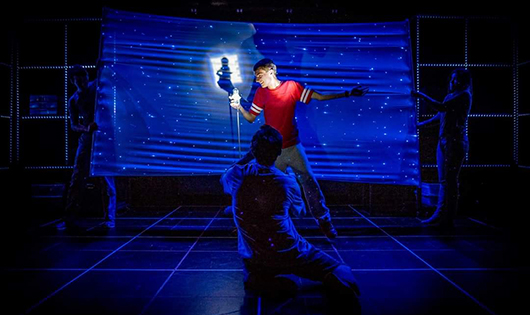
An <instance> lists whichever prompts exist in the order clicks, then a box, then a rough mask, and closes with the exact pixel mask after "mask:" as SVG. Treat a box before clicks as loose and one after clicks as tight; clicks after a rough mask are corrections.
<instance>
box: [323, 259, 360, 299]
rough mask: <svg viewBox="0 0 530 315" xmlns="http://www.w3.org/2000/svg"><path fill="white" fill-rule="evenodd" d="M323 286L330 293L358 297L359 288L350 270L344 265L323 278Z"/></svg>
mask: <svg viewBox="0 0 530 315" xmlns="http://www.w3.org/2000/svg"><path fill="white" fill-rule="evenodd" d="M324 285H325V286H326V287H327V288H328V290H330V291H331V292H332V293H336V294H340V295H344V294H347V295H349V294H355V295H360V294H361V293H360V291H359V287H358V286H357V282H356V280H355V277H354V276H353V272H352V271H351V268H350V267H348V266H346V265H340V266H338V267H337V268H335V269H334V270H333V271H332V272H330V273H328V274H327V275H326V277H325V278H324Z"/></svg>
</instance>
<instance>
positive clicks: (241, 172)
mask: <svg viewBox="0 0 530 315" xmlns="http://www.w3.org/2000/svg"><path fill="white" fill-rule="evenodd" d="M251 151H252V153H253V155H254V156H255V158H256V161H253V162H250V163H248V164H246V165H237V164H235V165H234V166H232V167H231V168H230V169H229V170H228V171H227V172H226V173H225V174H224V175H223V177H222V179H221V182H222V183H223V187H224V190H225V192H226V193H229V194H231V196H232V211H233V216H234V221H235V224H236V226H237V229H238V250H239V253H240V255H241V256H242V258H243V263H244V267H245V268H244V272H245V280H244V281H245V288H246V289H249V290H256V291H259V292H262V293H271V292H275V291H288V292H289V291H290V289H292V288H293V287H294V289H296V284H295V283H294V282H292V281H290V280H289V279H287V278H283V277H278V276H279V275H287V274H295V275H297V276H300V277H304V278H308V279H311V280H313V281H320V282H323V283H324V285H325V286H326V287H327V289H328V292H331V293H332V294H333V295H347V296H351V299H350V301H354V300H355V299H356V295H358V294H359V289H358V287H357V284H356V282H355V278H354V276H353V273H352V271H351V268H350V267H348V266H346V265H344V264H341V263H339V262H338V261H337V260H335V259H334V258H332V257H331V256H329V255H327V254H326V253H324V252H323V251H321V250H320V249H318V248H316V247H314V246H313V245H311V244H310V243H309V242H307V241H306V240H305V239H304V238H303V237H301V236H300V235H299V234H298V232H297V230H296V229H295V227H294V225H293V221H292V220H291V217H290V214H292V215H302V214H304V213H305V206H304V202H303V200H302V196H301V192H300V187H299V186H298V184H297V182H296V180H295V178H294V177H292V176H291V175H288V174H286V173H284V172H282V171H280V170H278V169H277V168H276V167H275V166H274V162H275V161H276V158H277V157H278V156H279V155H280V154H281V152H282V136H281V135H280V133H279V132H278V131H277V130H275V129H274V128H272V127H271V126H268V125H263V126H262V127H261V128H260V130H258V131H257V132H256V134H255V135H254V136H253V138H252V144H251ZM291 293H292V292H291Z"/></svg>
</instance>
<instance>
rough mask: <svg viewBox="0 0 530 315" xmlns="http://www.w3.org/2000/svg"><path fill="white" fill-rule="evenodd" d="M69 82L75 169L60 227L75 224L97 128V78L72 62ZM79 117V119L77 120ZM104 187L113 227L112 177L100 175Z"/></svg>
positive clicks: (107, 214) (108, 218)
mask: <svg viewBox="0 0 530 315" xmlns="http://www.w3.org/2000/svg"><path fill="white" fill-rule="evenodd" d="M69 78H70V82H71V83H72V84H74V85H75V86H76V87H77V91H76V92H75V93H74V94H73V95H72V96H71V97H70V99H69V100H68V109H69V113H70V125H71V128H72V130H73V131H76V132H80V133H81V135H80V136H79V140H78V147H77V152H76V155H75V162H74V170H73V173H72V178H71V180H70V186H69V187H68V193H67V197H66V208H65V217H64V221H63V222H60V223H59V224H58V225H57V228H58V229H59V230H62V229H65V228H70V227H75V226H76V224H75V220H76V217H77V212H78V211H79V208H80V205H79V202H80V200H81V195H82V194H83V192H84V188H85V185H86V181H87V178H88V176H89V171H90V153H91V150H92V141H93V133H94V132H95V131H96V130H97V129H98V125H97V124H96V122H95V121H94V114H95V106H96V90H97V83H96V81H89V79H88V72H87V71H86V70H85V69H84V68H83V67H81V66H79V65H75V66H73V67H72V68H71V69H70V71H69ZM80 116H81V117H82V119H80ZM103 180H104V182H105V184H106V185H105V186H106V194H105V195H106V196H104V198H103V199H104V200H103V205H104V211H105V222H104V224H105V226H106V227H108V228H114V226H115V217H116V188H115V185H114V177H104V178H103Z"/></svg>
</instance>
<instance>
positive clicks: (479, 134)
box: [0, 0, 530, 226]
mask: <svg viewBox="0 0 530 315" xmlns="http://www.w3.org/2000/svg"><path fill="white" fill-rule="evenodd" d="M104 6H106V7H110V8H115V9H120V10H127V11H136V12H143V13H152V14H159V15H167V16H176V17H186V18H197V19H213V20H231V21H254V22H269V23H365V22H378V21H402V20H405V19H409V20H410V24H411V41H412V45H413V48H414V50H413V58H414V60H415V63H417V62H418V60H417V51H418V50H419V56H420V58H419V63H420V67H419V69H417V72H416V75H419V78H420V89H421V90H422V91H423V92H425V93H427V94H429V95H431V96H433V97H435V98H437V99H439V100H441V99H443V96H444V95H445V93H446V86H447V78H448V75H449V73H450V72H451V70H452V69H453V68H454V66H452V65H457V64H463V63H465V62H466V61H467V63H468V64H469V65H470V66H469V69H470V70H471V72H472V75H473V79H474V103H473V107H472V115H473V116H472V117H470V119H469V137H470V152H469V156H468V159H467V160H466V162H465V166H464V168H463V170H462V173H461V207H460V213H461V214H464V215H470V216H474V217H477V218H480V219H481V220H484V221H486V222H488V223H490V224H493V225H498V226H503V225H507V224H519V223H521V222H522V223H524V222H525V220H526V218H527V217H528V214H527V213H526V212H527V211H526V210H524V209H525V208H527V206H526V205H525V204H524V203H523V202H524V201H525V199H524V198H523V196H524V194H528V192H530V190H529V189H528V188H529V187H528V178H529V177H528V174H529V166H530V154H529V153H528V142H529V141H528V140H529V136H530V117H529V113H530V104H529V102H530V101H529V92H528V88H527V87H528V81H529V75H530V73H529V68H530V65H529V64H528V61H529V59H530V58H529V56H530V50H529V44H528V38H529V35H530V33H529V32H528V30H529V28H528V26H529V22H528V17H527V16H526V15H524V12H525V11H524V10H523V9H522V8H520V7H517V6H516V5H515V4H512V3H509V2H502V3H497V4H496V5H495V6H484V5H483V6H460V5H459V2H456V1H455V2H439V3H436V4H421V5H416V6H412V5H403V4H395V5H390V6H385V5H384V4H383V3H355V2H352V3H349V4H348V6H349V7H351V8H346V7H345V5H344V4H342V3H341V2H338V1H263V2H257V1H222V0H219V1H190V2H176V1H175V2H174V3H171V5H169V4H161V2H157V1H149V2H146V3H145V4H143V5H130V4H124V3H121V2H119V1H100V2H70V3H68V4H65V5H57V6H52V5H46V4H40V5H37V6H35V5H25V4H15V6H14V7H13V8H12V9H10V10H5V9H4V10H2V13H1V14H2V22H1V23H2V25H1V30H2V31H1V33H0V34H1V40H2V47H4V49H2V50H1V51H0V89H1V90H0V116H1V118H0V176H1V178H2V183H3V185H2V195H3V196H2V204H3V206H2V208H4V209H6V210H5V211H6V212H7V214H9V215H10V217H11V218H13V219H19V218H24V217H27V216H28V215H29V216H30V217H32V218H38V217H54V216H60V211H61V209H62V207H63V198H62V193H63V192H64V185H65V184H67V183H68V181H69V177H70V174H71V165H72V164H73V158H74V156H75V149H76V147H77V137H76V134H75V133H73V132H72V131H71V130H70V129H69V126H68V125H67V124H66V123H65V119H64V117H62V116H64V115H65V109H64V108H65V100H66V99H67V97H69V96H70V95H71V94H72V93H73V92H74V88H73V86H72V85H70V84H67V83H66V82H65V70H64V67H65V65H70V66H71V65H73V64H82V65H86V66H94V65H95V62H96V60H97V57H98V49H99V33H100V26H101V21H100V17H101V9H102V7H104ZM418 30H419V42H418V41H417V38H418V36H417V35H418V34H417V31H418ZM466 43H467V45H466ZM466 55H467V60H466ZM89 73H90V77H91V79H92V78H94V76H95V71H94V69H89ZM38 94H45V95H57V97H58V112H57V116H58V117H55V118H39V119H34V118H32V117H31V116H29V96H30V95H38ZM419 114H420V117H421V118H420V119H421V120H423V119H426V118H428V117H430V115H432V114H433V112H432V111H430V110H429V109H428V108H427V107H423V106H422V107H421V108H420V110H419ZM514 114H517V115H516V116H514ZM436 141H437V127H433V128H430V129H425V130H422V132H421V134H420V150H421V152H420V156H421V163H422V164H423V166H422V179H423V181H424V182H426V183H434V182H436V181H437V173H436V168H435V164H436V159H435V151H436ZM66 143H67V144H68V145H66ZM17 152H18V153H17ZM218 180H219V177H218V176H212V177H141V178H138V177H134V178H133V177H127V178H118V179H117V188H118V200H119V202H120V206H121V208H122V209H121V210H120V211H126V210H123V209H127V207H128V208H136V209H141V208H144V207H146V208H152V207H175V206H177V205H179V204H216V205H223V204H228V202H229V198H228V196H225V195H223V194H222V190H221V187H220V185H219V182H218ZM321 186H322V189H323V192H324V194H325V196H326V198H327V201H328V203H329V204H354V205H357V206H359V207H364V208H365V209H367V210H369V211H370V213H371V214H372V215H396V216H398V215H417V214H420V215H422V214H425V213H424V212H425V211H430V210H432V209H429V208H427V207H426V206H425V204H423V206H422V202H421V201H422V200H421V189H420V190H418V189H417V188H416V187H407V186H391V185H368V184H351V183H337V182H327V181H322V182H321ZM91 193H93V194H94V196H95V195H96V192H95V191H94V192H90V191H89V195H90V194H91ZM100 211H101V209H99V208H98V206H97V203H96V202H92V203H87V210H86V214H89V215H94V214H95V215H98V213H100ZM514 218H518V219H517V220H514Z"/></svg>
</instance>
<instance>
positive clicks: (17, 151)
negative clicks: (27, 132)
mask: <svg viewBox="0 0 530 315" xmlns="http://www.w3.org/2000/svg"><path fill="white" fill-rule="evenodd" d="M16 48H17V52H16V54H17V55H16V68H17V70H16V81H15V89H16V96H15V97H16V104H15V164H17V165H18V164H19V162H20V68H19V66H20V52H19V50H20V49H19V48H20V47H19V46H18V43H17V47H16Z"/></svg>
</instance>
